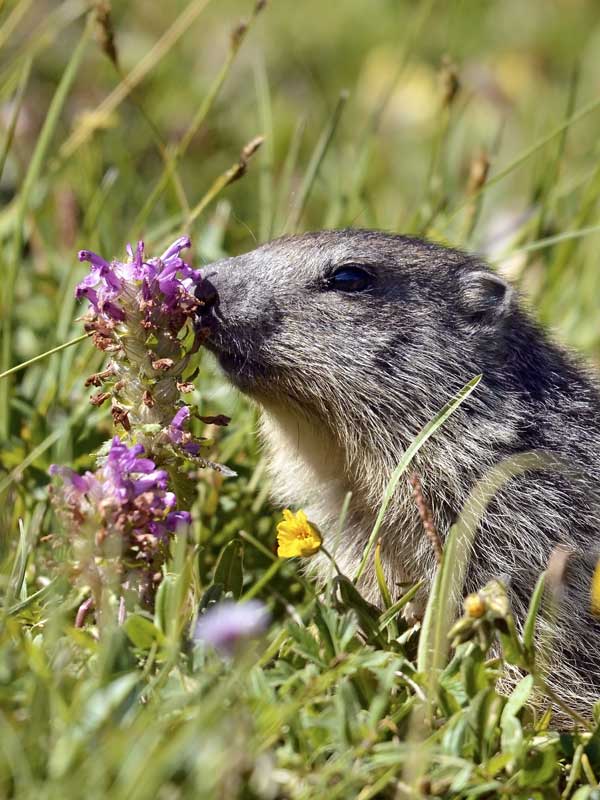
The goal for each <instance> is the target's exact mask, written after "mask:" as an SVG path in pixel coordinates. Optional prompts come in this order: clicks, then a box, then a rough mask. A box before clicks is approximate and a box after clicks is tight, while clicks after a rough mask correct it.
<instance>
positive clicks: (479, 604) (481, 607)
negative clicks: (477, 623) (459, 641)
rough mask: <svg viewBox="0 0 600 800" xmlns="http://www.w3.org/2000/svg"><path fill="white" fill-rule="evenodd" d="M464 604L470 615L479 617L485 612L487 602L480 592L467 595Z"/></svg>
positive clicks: (475, 617)
mask: <svg viewBox="0 0 600 800" xmlns="http://www.w3.org/2000/svg"><path fill="white" fill-rule="evenodd" d="M463 606H464V609H465V614H466V615H467V616H468V617H473V618H474V619H478V618H479V617H482V616H483V615H484V614H485V603H484V601H483V600H482V599H481V597H480V596H479V595H478V594H470V595H468V596H467V597H465V601H464V604H463Z"/></svg>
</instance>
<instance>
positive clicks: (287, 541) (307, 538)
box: [277, 508, 322, 558]
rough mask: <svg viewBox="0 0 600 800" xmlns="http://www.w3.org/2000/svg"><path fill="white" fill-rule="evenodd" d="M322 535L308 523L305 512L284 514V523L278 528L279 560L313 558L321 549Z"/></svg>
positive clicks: (287, 512)
mask: <svg viewBox="0 0 600 800" xmlns="http://www.w3.org/2000/svg"><path fill="white" fill-rule="evenodd" d="M321 544H322V539H321V534H320V533H319V531H318V530H317V528H316V527H315V526H314V525H313V524H312V523H310V522H309V521H308V519H307V518H306V514H305V513H304V511H297V512H296V514H293V513H292V512H291V511H290V510H289V509H288V508H286V509H285V510H284V512H283V522H280V523H279V525H278V526H277V555H278V556H279V558H294V557H295V556H302V557H306V556H312V555H314V554H315V553H316V552H317V550H318V549H319V548H320V547H321Z"/></svg>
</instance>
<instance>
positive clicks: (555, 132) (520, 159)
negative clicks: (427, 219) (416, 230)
mask: <svg viewBox="0 0 600 800" xmlns="http://www.w3.org/2000/svg"><path fill="white" fill-rule="evenodd" d="M598 108H600V98H599V97H597V98H595V99H594V100H590V102H589V103H585V105H583V106H582V107H581V108H580V109H578V110H577V111H576V112H575V113H574V114H572V115H571V116H570V117H569V118H568V119H566V120H565V121H564V122H561V123H560V125H557V126H556V127H555V128H553V129H552V130H551V131H550V133H547V134H546V135H545V136H542V137H541V139H538V141H537V142H535V143H534V144H532V145H531V146H530V147H527V148H526V149H525V150H524V151H523V152H522V153H521V154H520V155H518V156H517V157H516V158H514V159H513V160H512V161H511V162H510V163H508V164H507V165H506V166H505V167H503V168H502V169H500V170H499V171H498V172H497V173H496V174H495V175H492V176H491V177H490V178H488V180H487V181H486V182H485V183H484V184H483V186H482V187H481V188H480V189H479V190H478V191H477V192H475V193H473V194H471V195H470V196H469V197H467V198H465V199H463V200H462V201H461V202H460V203H459V204H458V206H457V207H456V208H455V209H454V211H453V212H452V213H451V214H450V215H449V216H448V217H447V218H446V230H448V228H449V226H450V223H451V222H452V221H453V220H454V219H455V218H456V217H457V216H458V214H460V212H461V211H462V210H463V209H464V208H465V207H466V206H467V205H468V204H469V203H471V202H472V201H473V200H474V199H475V198H477V197H479V195H481V194H483V192H486V191H487V190H488V189H489V188H490V187H492V186H495V185H496V184H497V183H499V182H500V181H501V180H503V179H504V178H506V176H507V175H510V174H511V172H513V171H514V170H515V169H517V168H518V167H520V166H521V165H522V164H524V163H525V162H526V161H527V160H528V159H530V158H531V156H533V155H535V154H536V153H537V152H538V150H541V149H542V148H543V147H545V146H546V145H547V144H549V143H550V142H551V141H552V140H553V139H555V138H556V137H557V136H560V135H561V134H562V133H563V131H565V130H566V129H567V128H569V127H570V126H571V125H575V123H577V122H579V121H580V120H582V119H584V117H587V116H588V114H591V113H592V112H594V111H596V110H597V109H598Z"/></svg>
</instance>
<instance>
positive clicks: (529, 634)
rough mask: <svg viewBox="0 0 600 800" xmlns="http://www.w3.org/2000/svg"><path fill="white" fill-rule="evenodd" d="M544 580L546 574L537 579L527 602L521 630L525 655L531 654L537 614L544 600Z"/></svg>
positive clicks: (543, 573)
mask: <svg viewBox="0 0 600 800" xmlns="http://www.w3.org/2000/svg"><path fill="white" fill-rule="evenodd" d="M545 580H546V573H545V572H542V574H541V575H540V576H539V578H538V579H537V583H536V585H535V589H534V590H533V594H532V595H531V600H530V602H529V609H528V611H527V619H526V620H525V626H524V628H523V647H524V648H525V652H526V653H527V654H531V653H533V647H534V640H535V624H536V622H537V618H538V614H539V611H540V608H541V605H542V600H543V598H544V585H545Z"/></svg>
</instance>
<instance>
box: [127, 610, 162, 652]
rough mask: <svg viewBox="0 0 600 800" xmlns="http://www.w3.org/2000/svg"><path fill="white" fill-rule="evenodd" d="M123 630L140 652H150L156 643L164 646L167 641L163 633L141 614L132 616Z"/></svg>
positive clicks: (128, 618)
mask: <svg viewBox="0 0 600 800" xmlns="http://www.w3.org/2000/svg"><path fill="white" fill-rule="evenodd" d="M123 630H124V631H125V633H126V634H127V636H128V637H129V639H130V640H131V642H132V643H133V644H134V645H135V647H138V648H139V649H140V650H149V649H150V648H151V647H152V645H153V644H154V643H155V642H157V643H158V644H162V643H163V642H164V639H165V637H164V634H163V633H162V631H161V630H160V629H159V628H158V627H157V626H156V625H154V623H152V622H151V621H150V620H149V619H147V618H146V617H142V616H141V615H140V614H130V615H129V616H128V617H127V619H126V620H125V622H124V623H123Z"/></svg>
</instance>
